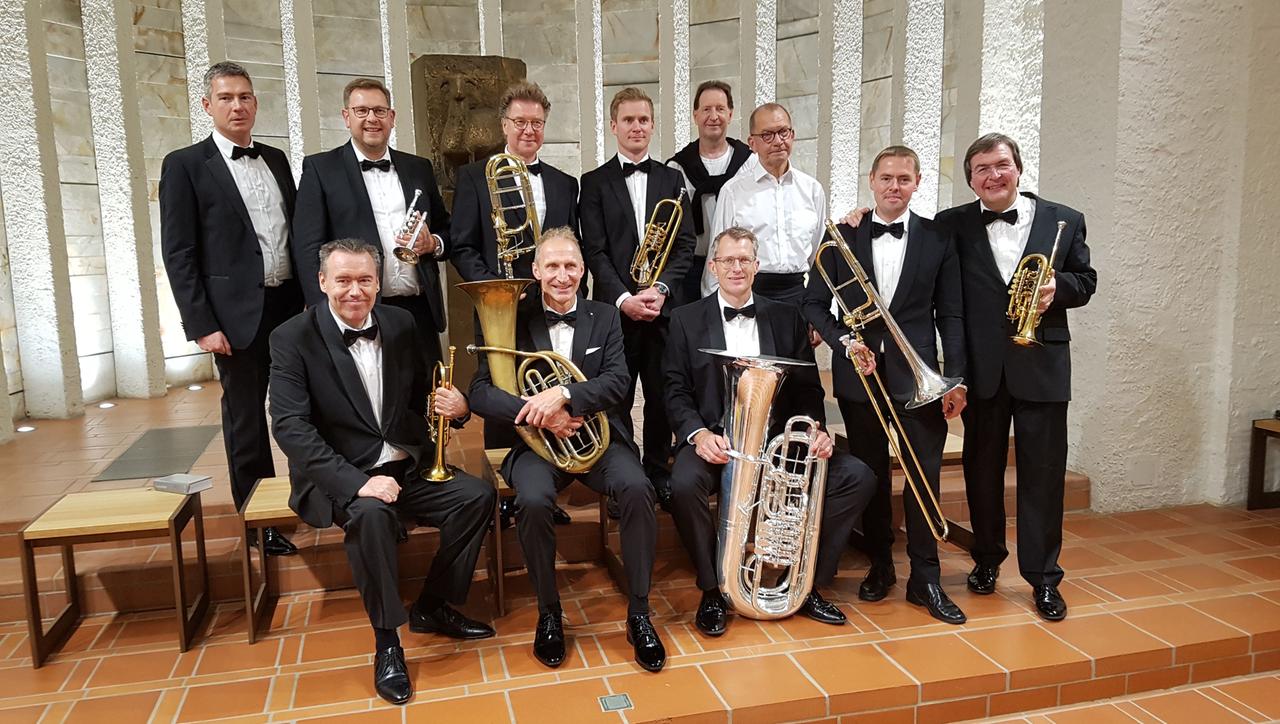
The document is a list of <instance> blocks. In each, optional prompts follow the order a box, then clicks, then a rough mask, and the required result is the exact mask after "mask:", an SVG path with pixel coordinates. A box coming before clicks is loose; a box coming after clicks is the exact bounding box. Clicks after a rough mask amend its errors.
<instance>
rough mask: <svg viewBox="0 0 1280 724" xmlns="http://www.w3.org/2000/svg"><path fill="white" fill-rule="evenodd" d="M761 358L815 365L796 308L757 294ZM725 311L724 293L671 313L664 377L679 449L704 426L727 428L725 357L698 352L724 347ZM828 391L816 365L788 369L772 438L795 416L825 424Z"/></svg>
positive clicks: (777, 402) (776, 407) (718, 429)
mask: <svg viewBox="0 0 1280 724" xmlns="http://www.w3.org/2000/svg"><path fill="white" fill-rule="evenodd" d="M755 307H756V326H757V327H758V328H759V330H760V354H762V355H768V356H771V357H787V358H789V359H795V360H801V361H804V362H813V361H814V358H813V348H812V347H810V346H809V326H808V324H807V323H806V322H805V321H804V318H803V317H802V316H801V315H800V311H799V310H798V309H796V308H795V307H793V306H791V305H788V304H783V303H781V302H775V301H773V300H772V299H768V298H765V297H762V296H760V295H756V296H755ZM724 348H725V338H724V312H723V311H722V310H721V308H720V295H718V294H711V295H709V296H706V297H703V298H702V299H699V300H698V301H696V302H692V303H689V304H686V305H684V306H682V307H680V308H678V309H676V310H674V311H673V312H672V313H671V329H670V330H669V331H668V335H667V352H666V359H665V374H666V382H667V389H666V391H665V394H666V403H667V415H668V416H669V417H670V418H671V428H672V430H674V431H675V435H676V448H677V449H679V448H680V447H681V446H684V445H687V444H688V442H687V441H688V439H689V435H691V434H693V433H694V432H695V431H697V430H698V429H700V428H704V427H705V428H707V429H709V430H713V431H715V432H717V433H720V432H723V430H724V412H725V386H726V383H725V376H724V371H723V368H724V366H725V364H727V363H728V360H726V359H725V358H723V357H720V356H717V355H712V354H708V353H706V352H699V351H698V350H699V349H724ZM825 397H826V393H825V392H824V391H823V389H822V383H821V381H820V380H819V378H818V368H817V367H816V366H804V367H788V368H787V375H786V377H785V378H784V379H783V382H782V387H781V388H780V389H779V390H778V392H777V394H776V395H775V396H774V402H773V415H772V418H771V422H770V429H771V433H770V434H777V432H778V431H779V430H780V429H781V427H782V425H783V424H784V423H786V421H787V419H788V418H790V417H791V416H793V415H808V416H809V417H812V418H814V419H815V420H817V421H819V422H821V423H823V424H825V423H826V414H825V412H824V407H823V398H825Z"/></svg>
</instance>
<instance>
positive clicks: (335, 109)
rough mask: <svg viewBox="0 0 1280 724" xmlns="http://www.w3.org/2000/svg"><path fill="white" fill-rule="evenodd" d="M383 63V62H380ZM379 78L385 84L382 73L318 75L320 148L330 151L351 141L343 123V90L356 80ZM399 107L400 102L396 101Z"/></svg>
mask: <svg viewBox="0 0 1280 724" xmlns="http://www.w3.org/2000/svg"><path fill="white" fill-rule="evenodd" d="M379 62H381V60H379ZM360 77H365V78H377V79H378V80H382V81H384V82H385V80H386V79H385V78H384V77H383V75H382V73H381V72H379V73H375V74H372V75H367V76H359V75H342V74H331V73H317V74H316V81H317V88H318V91H319V94H320V101H319V107H320V148H321V149H323V150H326V151H327V150H329V149H331V148H334V147H335V146H339V145H341V144H343V143H346V142H348V141H350V140H351V133H350V132H349V131H348V130H347V127H346V124H345V123H343V121H342V89H343V88H345V87H346V85H347V83H350V82H351V81H353V80H355V79H356V78H360ZM395 104H396V105H399V101H395Z"/></svg>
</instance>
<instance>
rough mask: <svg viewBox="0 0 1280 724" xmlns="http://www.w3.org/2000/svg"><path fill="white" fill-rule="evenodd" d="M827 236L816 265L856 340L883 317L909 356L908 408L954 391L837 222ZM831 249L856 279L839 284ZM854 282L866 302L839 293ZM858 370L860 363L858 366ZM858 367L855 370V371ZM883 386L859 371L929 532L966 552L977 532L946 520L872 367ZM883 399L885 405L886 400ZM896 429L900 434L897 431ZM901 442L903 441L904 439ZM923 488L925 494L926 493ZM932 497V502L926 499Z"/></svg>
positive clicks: (957, 381) (953, 381)
mask: <svg viewBox="0 0 1280 724" xmlns="http://www.w3.org/2000/svg"><path fill="white" fill-rule="evenodd" d="M827 234H828V235H830V236H831V239H830V240H829V241H824V242H822V244H820V245H819V246H818V251H817V253H816V254H815V255H814V262H813V264H814V268H815V269H817V270H818V274H820V275H821V276H822V281H823V282H825V283H826V285H827V288H828V289H830V290H831V296H832V297H834V298H835V300H836V304H837V305H838V306H839V307H840V312H841V315H842V317H841V321H842V322H843V323H844V325H845V326H846V327H848V328H849V329H850V330H851V331H852V333H853V338H854V340H856V341H857V342H858V343H859V344H861V343H862V330H864V329H866V328H867V324H868V323H870V322H872V321H875V320H876V319H880V320H882V321H884V324H885V328H886V329H887V330H888V332H889V336H890V337H892V338H893V343H894V344H896V345H897V346H898V349H899V350H900V351H901V352H902V356H903V357H904V358H905V359H906V361H907V365H908V366H909V367H910V368H911V374H912V376H913V377H914V378H915V393H914V394H913V395H912V397H911V400H910V401H908V402H907V404H906V407H907V409H914V408H917V407H923V406H924V405H927V404H929V403H931V402H934V401H936V400H938V399H940V398H941V397H942V396H943V395H945V394H947V393H948V392H950V391H951V390H954V389H955V388H956V387H958V386H959V385H960V383H961V382H962V381H963V380H961V379H959V378H956V377H943V376H942V375H940V374H938V373H937V372H934V371H933V370H931V369H929V367H928V366H927V365H926V364H925V363H924V360H922V359H920V355H919V354H917V353H916V351H915V349H914V348H912V346H911V342H910V341H908V340H907V338H906V336H905V335H904V334H903V333H902V328H900V327H899V326H898V323H897V322H896V321H894V319H893V317H892V316H891V315H890V314H889V305H887V304H885V303H884V300H882V299H881V298H880V293H879V292H878V291H876V287H875V285H874V284H872V283H871V280H870V279H869V278H868V277H867V273H866V271H864V270H863V268H862V265H861V264H859V263H858V259H857V257H855V256H854V255H853V251H852V250H851V249H850V248H849V245H848V244H846V243H845V242H844V237H843V236H841V234H840V230H839V229H837V228H836V225H835V224H833V223H832V222H830V221H828V222H827ZM827 249H834V250H835V252H836V253H837V254H839V255H840V258H842V259H843V260H844V262H845V264H846V265H847V266H848V267H849V269H850V270H851V271H852V272H853V279H850V280H849V281H846V282H843V283H840V284H836V283H835V282H834V281H833V280H832V277H831V274H830V273H828V271H827V269H826V267H824V266H823V263H822V252H824V251H826V250H827ZM851 284H857V285H858V286H859V287H861V289H862V292H863V294H865V295H866V298H867V301H865V302H863V303H862V304H860V305H858V306H856V307H850V306H849V304H848V302H846V301H845V300H844V297H843V296H841V294H840V292H841V291H842V290H843V289H844V288H845V287H847V286H849V285H851ZM855 368H856V365H855ZM855 371H856V369H855ZM870 376H871V377H872V378H873V379H874V380H875V384H876V388H877V389H878V390H879V393H880V394H879V396H878V397H877V396H876V395H875V394H874V393H873V392H872V389H871V383H870V382H868V381H867V375H863V374H858V375H857V377H858V379H859V380H861V381H862V387H863V389H864V390H866V392H867V400H868V401H870V402H871V408H872V409H873V410H875V413H876V418H877V419H879V420H880V427H882V428H884V434H885V437H886V438H887V439H888V441H889V448H890V449H891V450H892V451H893V454H894V456H896V457H897V458H898V463H899V464H900V465H902V474H903V476H904V477H905V479H906V485H907V487H908V488H909V489H910V490H911V494H912V495H914V496H915V499H916V503H917V504H918V505H919V506H920V511H921V512H922V513H923V514H924V519H925V522H926V523H927V524H928V525H929V532H930V533H931V534H933V537H934V539H935V540H938V541H948V542H950V543H952V544H954V545H956V546H958V547H960V548H962V549H964V550H971V549H972V548H973V543H974V539H973V532H972V531H969V530H966V529H965V528H963V527H961V526H960V525H959V524H958V523H955V522H953V521H950V520H947V518H946V516H945V515H944V514H943V512H942V505H941V504H939V502H938V496H937V495H935V494H934V492H933V488H932V487H930V486H929V484H928V477H927V476H926V475H925V474H924V466H922V465H921V464H920V459H919V458H918V457H916V451H915V448H914V447H912V446H911V441H910V440H908V439H907V435H906V433H905V432H903V429H902V421H901V420H900V419H898V411H897V410H896V409H894V406H893V398H891V397H890V396H889V392H888V390H886V389H885V386H884V380H883V379H881V377H880V372H879V370H874V371H872V373H871V375H870ZM882 400H883V407H882V406H881V401H882ZM885 408H888V411H889V414H888V416H887V417H886V415H885ZM895 432H896V433H897V437H896V438H895V436H894V434H895ZM899 440H901V443H899ZM903 448H905V449H906V452H907V455H905V456H904V455H903V454H902V453H903ZM921 489H923V490H924V493H921V492H920V491H921ZM926 498H927V499H928V501H929V503H928V505H926V504H925V499H926Z"/></svg>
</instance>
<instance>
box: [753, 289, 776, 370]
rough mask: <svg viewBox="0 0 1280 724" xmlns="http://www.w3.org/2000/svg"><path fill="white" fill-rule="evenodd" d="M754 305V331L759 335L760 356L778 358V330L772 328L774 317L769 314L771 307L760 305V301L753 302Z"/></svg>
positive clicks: (764, 304)
mask: <svg viewBox="0 0 1280 724" xmlns="http://www.w3.org/2000/svg"><path fill="white" fill-rule="evenodd" d="M755 304H756V330H757V333H758V334H759V335H760V354H763V355H767V356H769V357H777V356H778V338H777V334H778V330H777V327H775V326H774V319H773V318H774V315H773V314H770V312H771V311H772V309H771V308H770V307H771V305H770V304H768V303H767V302H766V303H763V304H762V303H761V300H759V299H757V300H755Z"/></svg>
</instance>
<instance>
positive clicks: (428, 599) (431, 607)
mask: <svg viewBox="0 0 1280 724" xmlns="http://www.w3.org/2000/svg"><path fill="white" fill-rule="evenodd" d="M443 605H444V599H443V598H440V597H439V596H435V595H432V594H429V593H427V592H426V591H423V592H422V595H420V596H418V605H417V609H418V611H420V612H422V613H431V612H433V611H436V610H437V609H439V608H440V607H441V606H443Z"/></svg>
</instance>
